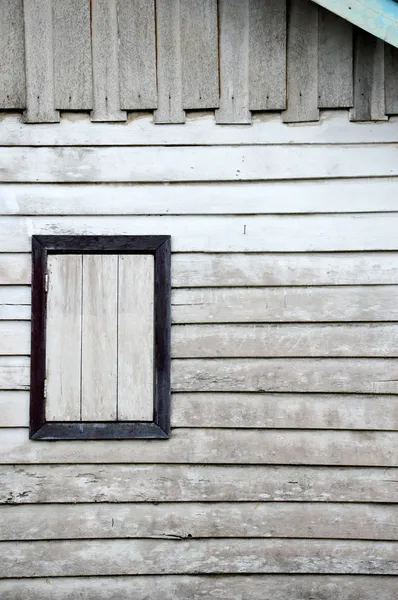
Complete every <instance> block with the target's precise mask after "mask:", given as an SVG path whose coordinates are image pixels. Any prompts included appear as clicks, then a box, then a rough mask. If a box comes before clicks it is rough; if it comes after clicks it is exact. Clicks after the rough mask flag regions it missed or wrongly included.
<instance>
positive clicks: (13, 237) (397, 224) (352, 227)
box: [0, 162, 398, 285]
mask: <svg viewBox="0 0 398 600" xmlns="http://www.w3.org/2000/svg"><path fill="white" fill-rule="evenodd" d="M397 164H398V162H397ZM397 228H398V212H395V213H386V214H383V213H377V214H360V215H355V217H353V216H352V215H300V216H294V215H283V216H282V215H269V216H265V215H262V216H261V215H260V216H253V215H252V216H245V215H240V216H231V215H228V216H221V215H220V216H178V217H176V216H130V217H129V216H109V217H108V218H106V219H103V218H102V217H98V216H93V217H82V216H80V217H76V216H65V217H63V218H62V219H59V218H58V217H50V216H48V217H11V216H9V217H3V218H2V219H1V221H0V247H1V248H2V250H3V252H28V251H29V250H30V246H31V236H32V234H36V235H47V234H50V235H129V234H130V235H131V233H134V235H141V234H142V235H148V234H149V235H164V234H168V235H171V236H172V249H173V251H174V252H192V251H193V252H317V251H319V252H339V251H358V250H361V251H362V250H364V251H376V250H382V251H384V250H396V249H397V248H398V241H397V235H396V231H397ZM363 260H364V261H365V257H363ZM275 270H276V269H275V268H274V269H273V271H275ZM300 283H301V284H302V282H300ZM220 285H222V284H221V283H220ZM228 285H231V283H230V284H228Z"/></svg>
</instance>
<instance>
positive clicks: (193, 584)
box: [0, 575, 397, 600]
mask: <svg viewBox="0 0 398 600" xmlns="http://www.w3.org/2000/svg"><path fill="white" fill-rule="evenodd" d="M396 584H397V581H396V577H388V576H387V577H386V576H384V577H369V576H358V575H355V576H347V575H343V576H339V575H315V576H312V575H295V576H292V575H233V576H225V575H220V576H216V575H215V576H210V577H209V576H200V575H198V576H193V577H190V576H186V575H174V576H173V575H171V576H164V575H162V576H160V577H156V576H150V577H145V576H132V577H128V576H127V577H78V578H72V577H68V578H63V577H57V578H55V579H51V578H46V579H40V578H36V579H4V580H3V581H0V593H1V597H2V599H3V600H15V598H26V597H29V600H54V598H57V600H109V598H110V597H111V596H112V595H115V594H116V595H118V596H119V597H120V598H128V597H129V594H131V590H132V589H134V600H147V599H148V598H151V600H186V599H187V598H190V600H202V599H203V597H209V598H210V597H211V595H212V594H213V595H215V594H216V595H217V596H218V597H220V598H222V597H224V598H231V597H233V599H234V600H246V599H247V597H248V594H249V597H250V600H286V598H289V600H302V599H303V598H307V597H315V598H318V597H319V598H322V600H347V598H350V597H352V598H354V597H355V595H357V597H358V598H361V600H374V598H376V597H377V598H378V599H379V600H395V599H396ZM217 596H216V597H217Z"/></svg>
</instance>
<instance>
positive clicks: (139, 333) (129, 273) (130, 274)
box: [118, 254, 155, 421]
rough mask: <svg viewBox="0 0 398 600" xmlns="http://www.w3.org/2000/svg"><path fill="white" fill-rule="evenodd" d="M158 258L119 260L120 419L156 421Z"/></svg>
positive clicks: (122, 257) (144, 257)
mask: <svg viewBox="0 0 398 600" xmlns="http://www.w3.org/2000/svg"><path fill="white" fill-rule="evenodd" d="M154 273H155V271H154V258H153V256H152V255H131V254H130V255H124V256H123V255H122V256H120V257H119V302H118V322H119V325H118V331H119V335H118V338H119V341H118V419H119V420H121V421H129V420H130V421H152V420H153V393H154Z"/></svg>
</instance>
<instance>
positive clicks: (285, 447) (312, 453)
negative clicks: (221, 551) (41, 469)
mask: <svg viewBox="0 0 398 600" xmlns="http://www.w3.org/2000/svg"><path fill="white" fill-rule="evenodd" d="M213 362H215V361H213ZM0 442H1V446H0V464H13V463H15V464H35V463H37V464H40V463H49V464H57V463H59V462H62V463H65V464H66V463H72V464H73V463H77V462H80V463H108V464H112V463H129V462H131V460H132V457H134V461H135V462H137V463H159V464H160V463H164V464H167V463H176V464H184V463H189V464H242V465H246V464H274V465H278V464H279V465H289V464H290V465H298V464H300V465H325V466H326V465H328V466H333V465H335V466H357V467H359V466H372V467H376V466H377V467H395V466H397V464H398V452H397V446H398V444H397V442H398V432H390V431H379V432H374V431H322V432H321V433H320V432H319V431H303V430H290V429H287V430H282V431H280V430H250V429H247V430H245V429H213V430H212V429H194V430H193V429H189V428H188V429H175V430H174V431H173V432H172V436H171V437H170V439H169V440H168V441H167V442H165V441H164V440H124V441H113V442H112V444H110V443H109V442H106V441H96V442H95V444H88V443H87V442H85V441H74V442H72V441H57V443H56V444H54V443H53V442H48V441H41V442H40V443H33V442H31V441H29V440H28V431H27V430H26V429H9V428H6V429H0Z"/></svg>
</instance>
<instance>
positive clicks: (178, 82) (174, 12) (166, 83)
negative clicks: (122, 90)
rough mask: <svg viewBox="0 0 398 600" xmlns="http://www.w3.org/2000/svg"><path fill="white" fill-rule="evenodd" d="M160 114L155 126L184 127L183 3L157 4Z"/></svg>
mask: <svg viewBox="0 0 398 600" xmlns="http://www.w3.org/2000/svg"><path fill="white" fill-rule="evenodd" d="M156 36H157V82H158V110H157V111H156V112H155V114H154V121H155V123H184V121H185V113H184V111H183V108H182V60H181V28H180V0H156Z"/></svg>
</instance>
